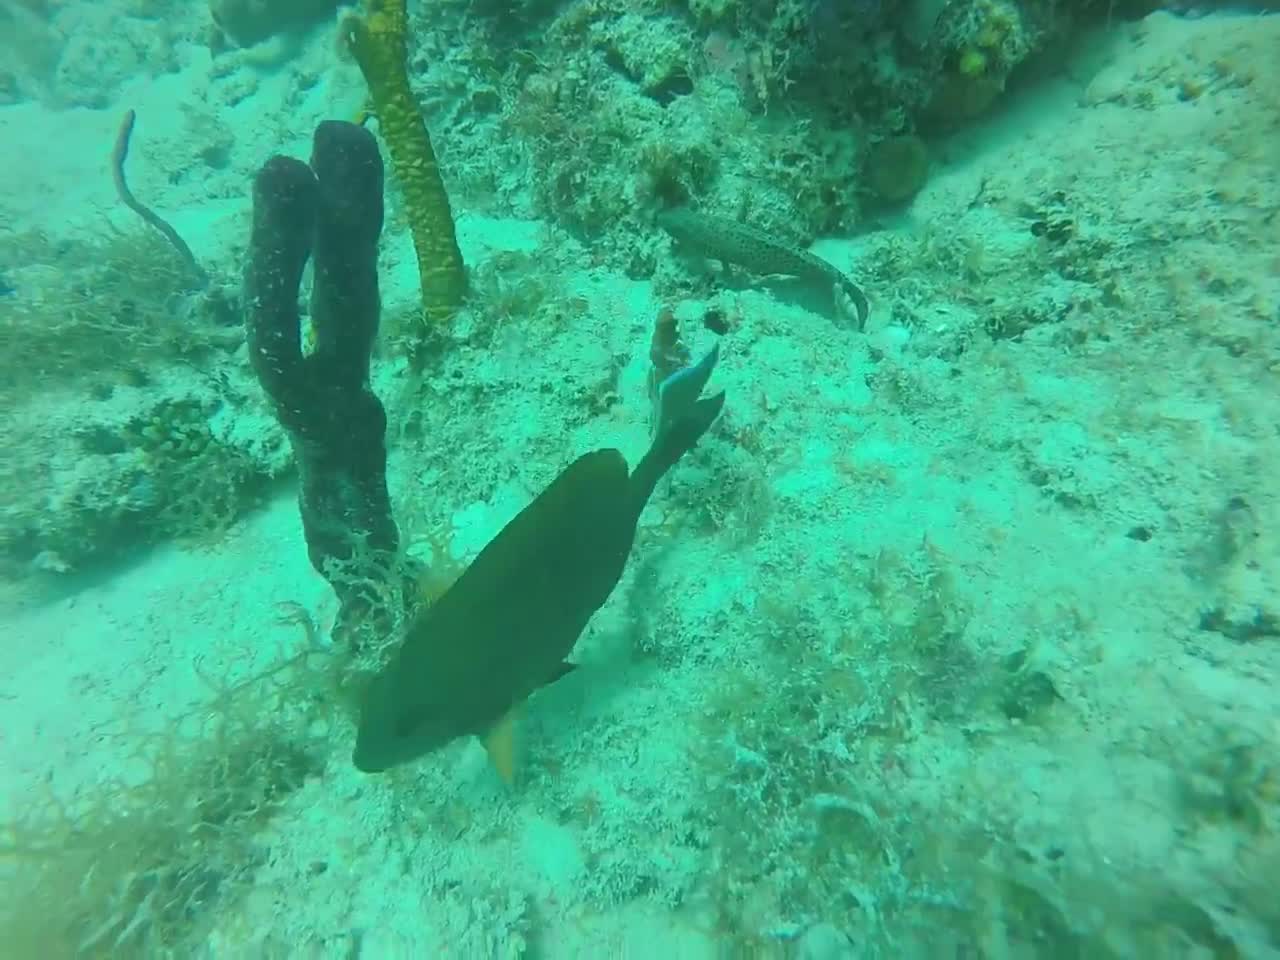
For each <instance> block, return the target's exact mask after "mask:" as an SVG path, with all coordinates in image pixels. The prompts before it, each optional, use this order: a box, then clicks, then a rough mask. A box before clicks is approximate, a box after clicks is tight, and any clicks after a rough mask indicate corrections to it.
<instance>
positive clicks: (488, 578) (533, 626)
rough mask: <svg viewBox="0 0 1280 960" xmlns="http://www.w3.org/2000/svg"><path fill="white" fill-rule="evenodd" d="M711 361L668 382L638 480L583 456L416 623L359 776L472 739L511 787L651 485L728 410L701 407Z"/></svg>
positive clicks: (365, 723) (362, 730)
mask: <svg viewBox="0 0 1280 960" xmlns="http://www.w3.org/2000/svg"><path fill="white" fill-rule="evenodd" d="M717 356H718V354H717V351H716V350H712V351H711V352H710V353H709V354H707V356H706V357H705V358H704V359H703V360H702V361H701V362H700V363H698V364H696V365H694V366H692V367H686V368H684V369H682V370H679V371H677V372H676V373H674V374H673V375H672V376H670V377H669V378H667V380H666V381H664V382H663V384H662V385H661V388H660V392H659V411H660V416H659V426H658V430H657V433H656V436H655V438H654V442H653V445H652V446H651V447H650V449H649V452H648V453H646V454H645V455H644V457H643V458H642V459H641V460H640V463H639V465H638V466H637V467H636V469H635V470H634V471H633V472H630V473H628V470H627V464H626V461H625V460H624V459H623V457H622V454H621V453H620V452H618V451H617V450H597V451H595V452H593V453H588V454H586V455H585V456H582V457H580V458H579V459H578V460H576V461H575V462H574V463H573V464H571V465H570V466H569V467H567V468H566V469H565V470H564V471H563V472H562V473H561V474H560V475H559V476H558V477H556V479H555V480H553V481H552V482H551V485H550V486H548V487H547V488H546V489H545V490H543V491H542V493H541V494H539V495H538V497H537V499H535V500H534V501H533V503H531V504H529V506H527V507H525V509H524V510H522V511H521V512H520V514H519V515H518V516H517V517H516V518H515V519H514V520H512V521H511V522H510V523H508V524H507V525H506V526H505V527H504V528H503V529H502V531H501V532H500V533H499V534H498V535H497V536H496V537H495V538H494V539H493V540H492V541H490V543H489V544H488V545H487V546H486V547H485V548H484V549H483V550H481V551H480V554H479V556H477V557H476V559H475V560H474V561H473V562H472V563H471V565H470V566H469V567H468V568H467V570H466V572H464V573H463V574H462V576H461V577H459V578H458V580H457V581H456V582H455V583H454V584H453V585H452V586H451V587H450V588H449V589H448V591H446V592H445V594H444V595H443V596H442V597H440V599H439V600H437V601H436V602H435V603H433V604H432V605H431V606H430V607H428V608H427V609H426V610H425V611H424V612H423V613H422V614H421V615H420V616H419V617H418V618H417V620H416V621H415V622H414V623H413V624H412V626H411V627H410V628H409V631H408V634H407V635H406V637H405V639H404V642H403V643H402V644H401V646H400V649H399V650H398V651H397V653H396V655H395V657H394V659H393V660H392V662H391V663H390V665H388V666H387V667H386V669H384V670H383V671H382V672H381V673H380V674H378V676H377V677H375V678H374V680H373V682H372V683H371V685H370V687H369V689H368V691H367V692H366V694H365V699H364V703H363V706H362V709H361V715H360V727H359V731H358V733H357V736H356V748H355V755H354V757H353V758H352V759H353V761H354V763H355V765H356V767H357V768H359V769H360V770H363V771H365V772H367V773H375V772H378V771H382V770H387V769H389V768H390V767H394V766H397V765H399V764H402V763H406V762H408V761H410V760H413V759H416V758H417V757H421V756H423V755H424V754H426V753H429V752H431V751H433V750H436V749H438V748H440V747H442V746H444V745H445V744H447V743H449V742H451V741H453V740H455V739H457V738H458V737H461V736H465V735H468V734H474V735H476V736H479V737H482V738H483V739H484V740H485V746H486V748H488V750H489V755H490V758H491V759H492V760H493V762H494V766H495V767H496V768H497V769H498V772H499V774H501V775H502V777H503V779H505V780H507V781H508V782H510V781H511V779H512V776H513V773H514V769H513V748H512V742H511V735H512V713H513V711H514V710H515V708H516V707H518V706H519V705H520V704H521V703H523V702H524V700H525V699H526V698H527V697H528V696H529V694H531V693H532V692H533V691H534V690H536V689H538V687H541V686H543V685H545V684H548V683H551V682H553V681H554V680H556V679H558V678H559V677H561V676H563V675H564V674H565V673H567V672H568V671H569V670H571V669H572V668H573V667H572V664H569V663H567V662H566V661H565V658H566V657H568V656H569V653H570V651H572V650H573V647H574V644H576V643H577V641H578V637H579V636H580V635H581V633H582V631H583V629H584V628H585V627H586V625H587V622H588V621H589V620H590V619H591V617H592V615H593V614H594V613H595V612H596V611H597V610H599V609H600V607H601V606H603V605H604V602H605V601H606V600H607V599H608V598H609V595H610V594H611V593H612V592H613V589H614V587H616V586H617V585H618V580H619V578H621V576H622V571H623V569H624V567H625V566H626V563H627V556H628V555H629V554H630V553H631V546H632V543H633V542H634V540H635V533H636V524H637V522H638V521H639V519H640V513H641V511H642V510H643V509H644V506H645V504H646V503H647V502H648V500H649V496H650V494H652V493H653V489H654V486H655V485H656V484H657V482H658V481H659V480H660V479H661V478H662V476H663V474H665V473H666V472H667V470H668V469H669V468H670V467H671V466H672V465H673V464H674V463H675V462H676V461H677V460H679V459H680V457H681V456H682V455H683V454H684V453H685V452H686V451H688V450H690V449H691V448H692V447H693V445H694V444H695V443H697V441H698V439H699V438H700V437H701V436H702V435H703V434H704V433H705V432H706V431H707V429H708V428H709V427H710V426H711V424H712V422H713V421H714V420H715V418H716V416H717V415H718V414H719V413H720V408H721V407H722V406H723V405H724V394H723V393H718V394H716V395H715V396H712V397H707V398H706V399H701V400H700V399H699V395H700V394H701V393H702V388H703V387H704V386H705V385H706V382H707V380H708V379H709V378H710V376H711V372H712V370H713V369H714V367H715V364H716V359H717Z"/></svg>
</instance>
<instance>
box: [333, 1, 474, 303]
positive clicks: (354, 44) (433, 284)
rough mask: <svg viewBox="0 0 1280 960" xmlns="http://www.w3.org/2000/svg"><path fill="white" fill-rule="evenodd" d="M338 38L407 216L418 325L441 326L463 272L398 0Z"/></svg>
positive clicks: (377, 6)
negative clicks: (366, 100)
mask: <svg viewBox="0 0 1280 960" xmlns="http://www.w3.org/2000/svg"><path fill="white" fill-rule="evenodd" d="M345 33H346V37H347V41H348V43H349V44H350V48H351V51H352V53H353V54H354V55H355V58H356V62H357V63H358V64H359V65H360V70H361V72H362V73H363V74H364V77H365V81H366V82H367V83H368V84H369V94H370V98H371V99H372V101H373V110H374V113H375V114H376V115H377V118H378V123H379V125H380V127H381V130H382V136H383V139H385V140H386V143H387V149H388V151H389V152H390V154H391V162H392V164H393V167H394V170H395V176H396V180H397V181H398V182H399V184H400V189H401V190H402V191H403V193H404V200H405V205H406V207H407V208H408V210H409V225H410V229H411V231H412V233H413V245H414V248H415V249H416V251H417V254H418V273H419V276H420V278H421V283H422V308H423V316H424V319H426V320H427V321H428V322H429V323H437V322H443V321H446V320H448V319H449V318H450V317H452V316H453V314H454V313H455V311H457V309H458V308H459V307H460V306H461V304H462V299H463V296H464V295H465V293H466V271H465V268H464V267H463V263H462V253H461V251H460V250H459V249H458V239H457V235H456V233H455V231H454V225H453V212H452V210H451V209H450V207H449V196H448V194H447V193H446V192H445V188H444V181H443V180H442V179H441V177H440V168H439V166H437V164H436V156H435V152H434V151H433V150H432V149H431V137H430V135H429V134H428V133H427V127H426V124H425V123H423V121H422V114H421V113H420V112H419V110H418V104H417V101H416V100H415V99H414V96H413V91H412V90H411V89H410V87H409V75H408V72H407V71H406V69H405V62H406V59H407V53H408V45H407V37H408V16H407V14H406V13H405V0H375V2H373V3H371V4H369V7H368V13H367V15H366V16H364V17H355V16H353V17H350V18H348V19H347V20H346V22H345Z"/></svg>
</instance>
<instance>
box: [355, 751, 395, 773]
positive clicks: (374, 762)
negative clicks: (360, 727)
mask: <svg viewBox="0 0 1280 960" xmlns="http://www.w3.org/2000/svg"><path fill="white" fill-rule="evenodd" d="M351 763H352V765H353V766H354V767H355V768H356V769H357V770H359V771H360V772H361V773H385V772H386V771H387V770H390V769H391V768H392V767H393V766H395V764H394V763H387V762H385V758H383V757H378V756H376V755H375V754H374V752H373V751H371V750H369V749H367V748H362V747H361V745H360V744H356V748H355V750H353V751H352V752H351Z"/></svg>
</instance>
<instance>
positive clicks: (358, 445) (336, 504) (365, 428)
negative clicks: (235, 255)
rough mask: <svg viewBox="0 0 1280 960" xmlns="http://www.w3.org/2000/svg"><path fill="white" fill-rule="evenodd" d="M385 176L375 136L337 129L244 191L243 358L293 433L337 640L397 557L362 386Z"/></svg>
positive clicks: (315, 561)
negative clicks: (304, 296) (306, 316)
mask: <svg viewBox="0 0 1280 960" xmlns="http://www.w3.org/2000/svg"><path fill="white" fill-rule="evenodd" d="M382 177H383V173H382V159H381V157H380V156H379V154H378V148H377V144H376V142H375V141H374V138H373V135H372V134H370V133H369V132H368V131H367V130H365V129H363V128H362V127H359V126H357V125H355V124H351V123H342V122H338V121H326V122H325V123H322V124H321V125H320V127H319V128H318V129H317V130H316V134H315V140H314V146H313V152H312V157H311V166H310V167H308V166H307V165H306V164H304V163H302V162H300V161H298V160H293V159H290V158H288V157H273V158H272V159H271V160H269V161H267V163H266V164H265V165H264V166H263V167H262V169H261V170H260V171H259V172H258V175H257V178H256V179H255V181H254V185H253V233H252V237H251V240H250V246H249V264H248V268H247V271H246V277H245V288H246V290H245V292H246V299H247V302H248V313H247V324H248V340H249V356H250V361H251V363H252V364H253V369H254V371H255V373H257V375H258V379H259V381H260V382H261V383H262V386H263V388H264V389H265V390H266V392H267V394H268V396H269V397H270V398H271V401H272V403H273V405H274V407H275V411H276V416H277V417H278V418H279V420H280V422H281V424H282V425H283V426H284V428H285V430H286V431H287V432H288V434H289V439H290V442H291V443H292V446H293V452H294V458H295V460H296V461H297V464H298V473H299V480H300V492H299V508H300V510H301V513H302V527H303V534H304V536H305V537H306V541H307V553H308V556H309V557H310V559H311V564H312V566H314V567H315V568H316V570H317V571H319V573H320V574H321V575H322V576H324V577H325V578H326V579H328V580H329V582H330V583H331V584H332V585H333V587H334V590H335V591H336V592H337V594H338V599H339V601H340V602H341V610H340V612H339V622H338V630H339V631H341V632H342V633H344V634H349V633H350V631H351V630H352V629H354V628H355V627H357V626H359V625H360V624H361V623H363V622H364V620H365V617H366V616H367V615H368V614H370V613H371V612H372V611H373V610H374V608H375V607H378V606H380V605H381V604H380V602H379V601H380V597H381V596H382V595H383V591H385V589H386V588H387V587H388V586H390V585H393V584H394V582H395V580H396V578H395V576H394V569H395V566H396V563H397V560H396V558H397V552H398V547H399V533H398V531H397V529H396V524H395V520H394V518H393V517H392V513H391V501H390V497H389V496H388V494H387V481H386V468H387V448H386V427H387V418H386V414H385V412H384V411H383V408H382V404H381V403H380V402H379V400H378V398H377V396H375V395H374V393H373V391H372V390H371V389H370V387H369V356H370V352H371V351H372V349H373V342H374V338H375V337H376V335H377V332H378V313H379V306H380V302H379V297H378V272H377V257H378V235H379V233H380V232H381V230H382ZM308 256H313V257H314V282H313V285H312V292H311V320H312V326H313V329H314V331H315V348H314V350H312V351H311V352H310V353H305V354H304V353H303V350H302V337H301V332H300V324H299V316H298V288H299V284H300V283H301V280H302V271H303V268H304V267H305V265H306V262H307V258H308Z"/></svg>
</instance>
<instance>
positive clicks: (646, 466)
mask: <svg viewBox="0 0 1280 960" xmlns="http://www.w3.org/2000/svg"><path fill="white" fill-rule="evenodd" d="M719 359H720V345H719V344H716V345H715V346H714V347H712V348H711V350H710V351H709V352H708V353H707V355H706V356H705V357H703V358H702V359H701V360H699V361H698V362H697V363H695V364H694V365H693V366H691V367H684V368H683V369H681V370H677V371H676V372H675V373H673V374H671V376H669V377H667V379H665V380H663V381H662V383H661V384H660V385H659V386H658V424H657V430H656V431H655V434H654V438H653V445H652V446H651V447H649V452H648V453H646V454H645V455H644V457H643V458H642V459H641V461H640V463H639V464H638V465H637V466H636V469H635V472H634V473H633V474H632V475H631V484H632V489H633V491H634V492H635V500H636V509H637V512H638V511H639V510H640V509H642V508H643V507H644V505H645V503H646V502H648V500H649V496H650V495H651V494H652V493H653V488H654V487H655V486H657V484H658V481H659V480H661V479H662V476H663V474H665V473H666V472H667V471H668V470H670V469H671V467H672V466H673V465H674V464H675V462H676V461H677V460H679V459H680V458H681V457H682V456H684V455H685V454H686V453H687V452H688V451H690V450H692V449H693V447H694V445H695V444H697V442H698V440H699V439H701V437H702V435H703V434H704V433H706V432H707V430H708V429H710V427H711V424H712V423H714V422H715V419H716V417H718V416H719V415H720V409H721V408H722V407H723V406H724V393H723V391H722V392H720V393H717V394H715V395H714V396H710V397H701V398H700V395H701V393H702V388H703V387H705V386H706V385H707V381H708V380H710V379H711V373H712V371H713V370H715V367H716V362H717V361H718V360H719Z"/></svg>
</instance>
